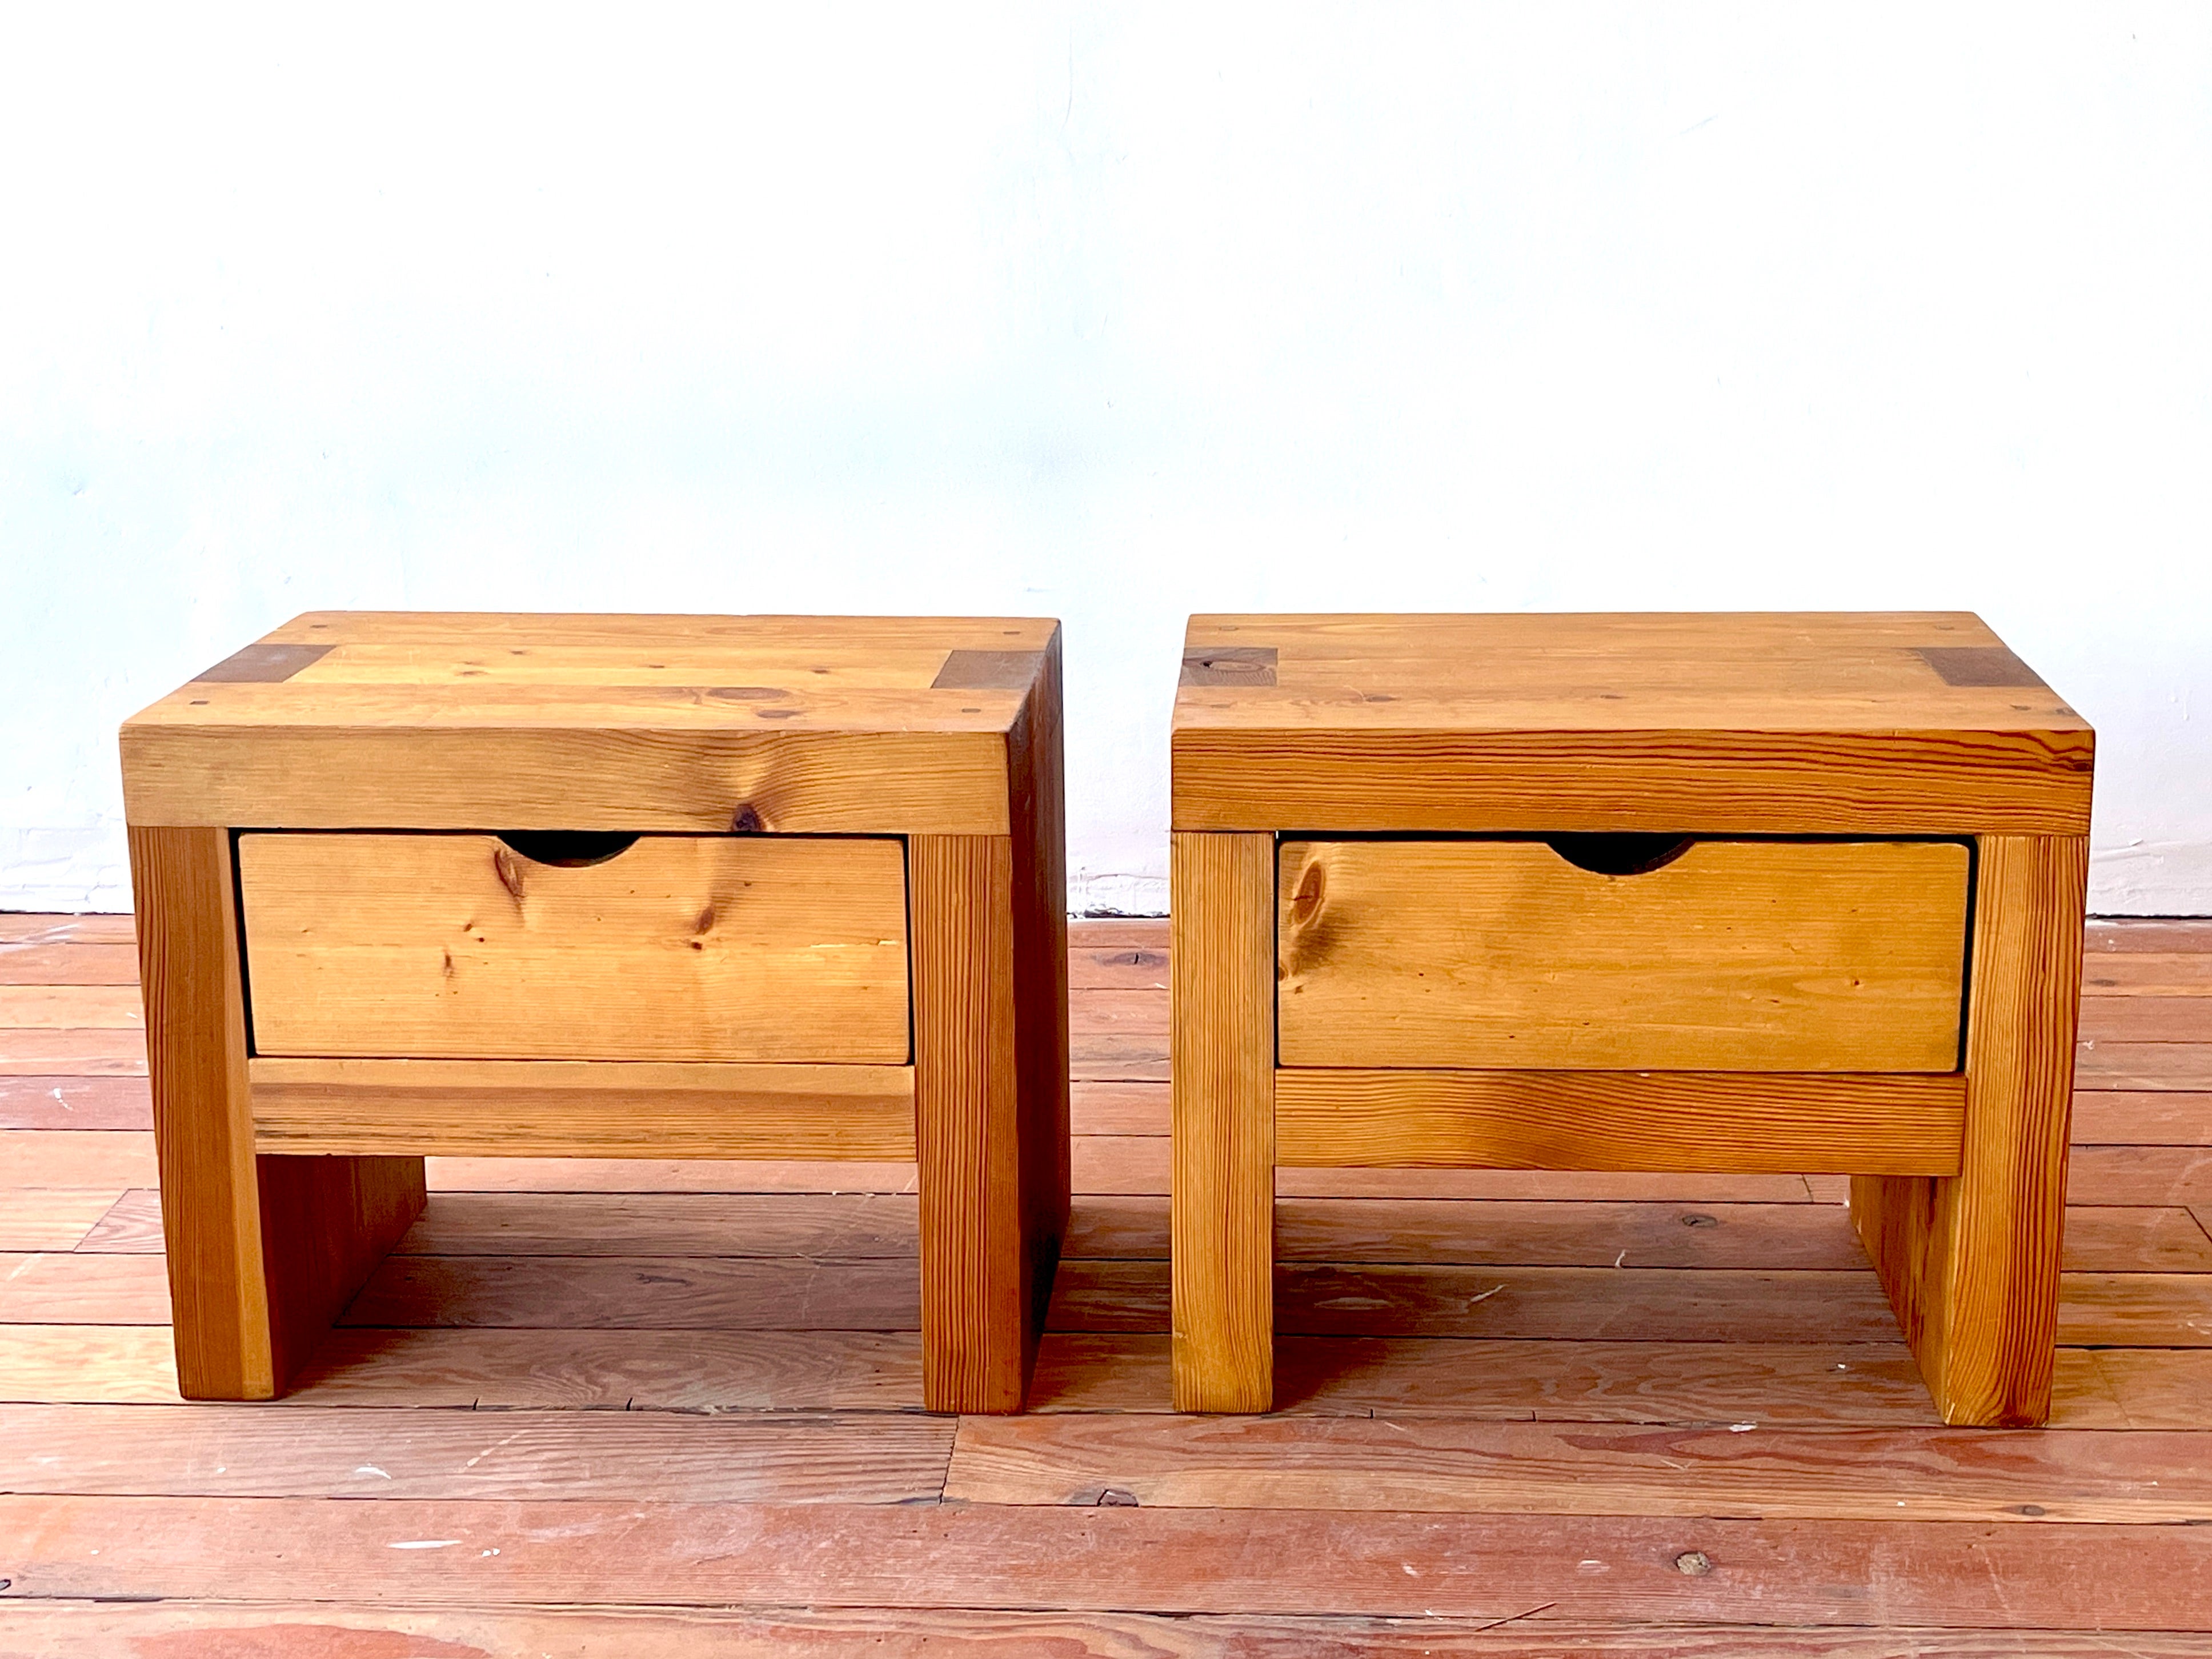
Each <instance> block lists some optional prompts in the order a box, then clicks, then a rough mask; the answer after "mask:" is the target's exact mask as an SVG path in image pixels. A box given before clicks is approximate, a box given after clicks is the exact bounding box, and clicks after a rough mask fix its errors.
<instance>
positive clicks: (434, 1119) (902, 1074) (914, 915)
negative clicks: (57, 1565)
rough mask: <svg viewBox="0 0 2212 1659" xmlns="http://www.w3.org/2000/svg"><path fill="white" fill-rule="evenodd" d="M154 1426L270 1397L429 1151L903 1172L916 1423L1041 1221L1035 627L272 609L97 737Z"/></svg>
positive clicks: (983, 1383)
mask: <svg viewBox="0 0 2212 1659" xmlns="http://www.w3.org/2000/svg"><path fill="white" fill-rule="evenodd" d="M123 771H124V793H125V804H126V809H127V814H128V817H129V820H130V831H131V872H132V878H133V882H134V884H135V887H136V891H137V910H138V933H139V951H140V956H141V958H142V962H143V978H144V984H145V994H146V1035H147V1049H148V1063H149V1070H150V1072H151V1073H152V1081H153V1088H154V1109H155V1130H156V1138H157V1142H158V1146H159V1151H160V1156H161V1208H162V1225H163V1231H164V1234H165V1236H166V1238H167V1246H168V1259H169V1273H170V1283H171V1287H172V1290H173V1296H174V1301H175V1310H176V1341H177V1368H178V1374H179V1382H180V1384H181V1386H182V1388H183V1390H184V1392H185V1394H187V1395H192V1396H195V1397H199V1398H214V1399H258V1398H264V1397H267V1396H269V1395H273V1394H276V1393H278V1392H281V1391H282V1390H283V1387H284V1385H285V1382H286V1379H287V1378H288V1377H289V1376H290V1375H291V1374H292V1373H293V1372H294V1371H295V1370H296V1369H297V1368H298V1367H299V1365H300V1364H301V1362H302V1361H303V1360H305V1359H306V1358H307V1355H308V1353H309V1352H310V1351H311V1350H312V1349H313V1346H314V1345H315V1343H316V1342H317V1340H319V1337H320V1336H321V1334H322V1332H323V1330H324V1328H325V1327H326V1326H327V1325H328V1324H329V1323H330V1322H331V1318H332V1317H333V1316H335V1315H336V1314H337V1312H339V1311H340V1310H342V1309H343V1307H344V1305H345V1304H346V1303H347V1301H348V1300H349V1299H350V1297H352V1295H353V1294H354V1292H355V1291H356V1290H357V1289H358V1288H359V1287H360V1285H361V1284H362V1280H363V1279H365V1278H366V1277H367V1275H368V1273H369V1271H370V1270H371V1269H372V1268H373V1267H374V1266H375V1264H376V1262H377V1261H378V1260H379V1259H380V1257H381V1256H382V1255H384V1253H385V1252H386V1251H387V1250H388V1249H390V1248H391V1247H392V1244H393V1243H395V1242H396V1241H397V1240H398V1237H399V1236H400V1234H401V1233H403V1232H404V1231H405V1230H406V1228H407V1226H408V1224H409V1223H410V1221H411V1220H412V1219H413V1218H414V1217H415V1216H416V1213H417V1212H419V1211H420V1210H421V1208H422V1203H423V1180H422V1155H423V1154H424V1153H467V1154H474V1155H500V1154H511V1155H515V1156H590V1157H599V1158H606V1157H639V1158H892V1159H896V1158H913V1159H915V1160H916V1161H917V1163H918V1164H919V1167H920V1183H919V1184H920V1191H921V1240H922V1244H921V1282H922V1298H921V1300H922V1335H923V1346H924V1372H925V1381H926V1394H927V1405H928V1406H929V1407H931V1408H932V1409H933V1410H939V1411H967V1412H988V1411H1012V1410H1016V1409H1018V1407H1020V1405H1021V1403H1022V1395H1023V1391H1024V1386H1025V1382H1026V1378H1027V1375H1028V1370H1029V1366H1030V1362H1031V1360H1032V1358H1034V1354H1035V1350H1036V1336H1037V1332H1038V1330H1039V1328H1040V1327H1041V1325H1042V1314H1043V1308H1044V1304H1045V1301H1046V1298H1047V1297H1048V1294H1049V1292H1050V1289H1051V1285H1052V1279H1053V1273H1054V1265H1055V1262H1056V1261H1057V1259H1058V1251H1059V1241H1060V1234H1061V1231H1062V1229H1063V1227H1064V1225H1065V1222H1066V1210H1067V1179H1068V1176H1067V1012H1066V1001H1067V1000H1066V960H1067V958H1066V900H1065V896H1064V890H1063V889H1064V883H1063V867H1064V854H1063V850H1062V840H1061V835H1062V830H1061V824H1062V799H1061V756H1060V630H1059V627H1058V624H1056V623H1051V622H1041V621H1029V620H1018V619H1011V618H1006V619H977V620H947V619H920V620H908V619H900V618H890V617H841V618H823V617H690V616H678V617H592V616H540V617H530V616H496V615H483V616H471V615H414V614H346V613H330V614H323V615H310V616H306V617H300V618H299V619H298V620H296V621H295V622H292V623H287V624H286V625H285V626H284V627H283V628H281V629H277V630H276V632H275V633H273V634H271V635H269V636H268V637H267V638H266V639H264V640H263V641H260V642H258V644H255V645H252V646H249V647H246V649H245V650H243V651H241V652H240V653H238V654H237V655H236V656H234V657H232V658H230V659H228V661H225V662H223V663H221V664H218V665H216V667H214V668H211V669H210V670H209V671H207V672H206V673H204V674H203V675H201V676H200V678H198V679H197V680H194V681H193V682H192V683H191V684H189V685H186V686H185V687H184V688H183V689H182V690H179V691H177V692H176V693H174V694H173V695H172V696H168V697H165V698H163V699H162V700H161V702H158V703H155V705H154V706H153V707H152V708H149V709H147V710H146V711H145V712H144V713H143V714H138V715H137V716H135V717H134V718H133V719H131V720H130V721H128V722H127V723H126V724H125V726H124V728H123Z"/></svg>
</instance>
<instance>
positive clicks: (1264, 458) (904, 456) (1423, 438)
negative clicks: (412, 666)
mask: <svg viewBox="0 0 2212 1659" xmlns="http://www.w3.org/2000/svg"><path fill="white" fill-rule="evenodd" d="M198 11H199V9H197V8H181V9H179V8H170V9H166V10H157V11H152V12H149V13H148V14H145V15H137V14H127V15H126V14H93V13H87V12H81V11H79V10H77V9H73V8H64V7H58V6H57V7H44V8H36V9H33V8H28V7H26V8H22V9H19V10H16V11H15V12H12V13H10V14H9V15H8V18H7V20H6V21H5V22H4V24H3V25H0V156H4V157H5V158H6V160H5V164H4V166H0V906H4V907H10V908H15V907H32V908H47V907H55V908H82V907H92V908H121V907H122V906H124V905H125V903H126V902H127V898H128V894H127V890H126V878H125V868H124V857H123V838H122V829H121V824H120V818H119V812H120V803H119V796H118V786H117V781H116V775H115V758H114V752H113V738H112V732H113V727H114V726H115V723H116V722H117V721H118V720H120V719H121V718H122V717H123V716H124V715H125V714H128V713H129V712H130V711H131V710H132V709H133V708H137V707H138V706H140V705H141V704H143V703H144V702H149V701H150V700H151V699H153V698H154V697H155V696H158V695H160V694H161V692H163V691H166V690H168V689H169V688H170V687H171V686H173V684H176V683H178V682H179V681H180V680H182V679H184V678H187V677H188V676H189V675H190V674H191V672H193V671H195V670H197V669H198V668H200V667H202V666H204V665H206V664H208V663H210V662H211V661H213V660H215V659H217V658H220V657H222V656H223V655H226V654H227V653H228V652H229V651H230V650H232V649H233V648H234V647H236V646H237V645H239V644H240V643H242V642H243V641H246V640H247V639H250V638H251V637H252V636H253V635H256V634H258V633H260V632H261V631H263V630H264V629H266V628H268V627H270V626H271V625H272V624H274V623H276V622H278V621H280V620H282V619H283V618H284V617H287V616H289V615H291V614H292V613H294V612H295V611H301V610H304V609H307V608H310V607H325V606H397V605H407V606H426V607H428V606H454V607H496V608H501V609H526V608H533V607H540V608H548V609H585V608H609V609H671V610H702V611H745V610H770V609H773V610H825V611H843V610H858V611H908V610H918V611H1022V612H1045V613H1051V614H1056V615H1059V616H1060V617H1064V618H1066V623H1067V630H1068V631H1067V649H1068V669H1069V683H1068V691H1069V696H1070V698H1071V713H1070V721H1069V741H1070V744H1071V748H1072V756H1071V760H1072V797H1073V799H1072V815H1071V816H1072V834H1073V845H1072V848H1071V849H1070V855H1071V863H1072V867H1073V870H1074V872H1076V881H1077V890H1076V892H1075V895H1074V896H1075V898H1076V900H1077V902H1078V903H1079V905H1109V906H1118V907H1124V908H1140V909H1141V908H1153V909H1157V908H1160V906H1161V904H1162V901H1163V899H1164V883H1163V880H1162V877H1163V874H1164V867H1165V836H1164V824H1165V821H1166V771H1167V768H1166V749H1165V730H1166V719H1167V711H1168V707H1169V702H1170V695H1171V681H1172V678H1173V665H1174V661H1175V658H1176V644H1177V641H1178V639H1179V636H1180V632H1181V629H1182V619H1183V617H1184V614H1185V613H1186V612H1187V611H1190V610H1192V609H1201V608H1218V609H1239V608H1255V607H1279V608H1285V609H1302V608H1346V609H1349V608H1371V609H1390V608H1407V609H1516V608H1532V609H1574V608H1602V609H1615V608H1644V607H1653V608H1699V607H1765V606H1792V607H1852V606H1880V607H1893V606H1897V607H1921V606H1927V607H1954V606H1956V607H1965V608H1971V609H1974V610H1978V611H1981V612H1982V614H1983V615H1984V616H1985V617H1988V618H1989V619H1990V622H1991V623H1993V624H1995V626H1996V628H1997V629H1998V630H1999V631H2000V632H2001V633H2002V634H2003V635H2005V636H2006V637H2007V638H2008V640H2010V641H2012V643H2013V644H2014V645H2015V647H2017V648H2018V649H2019V650H2020V651H2021V653H2022V654H2023V655H2025V656H2026V657H2027V658H2028V659H2029V660H2030V661H2032V662H2033V663H2035V664H2036V665H2038V666H2039V667H2040V668H2041V669H2043V670H2044V671H2045V673H2046V674H2047V675H2048V676H2049V677H2050V678H2051V680H2052V681H2053V683H2054V684H2057V686H2058V687H2059V688H2060V690H2062V691H2063V693H2064V694H2065V695H2066V696H2069V697H2070V698H2071V699H2072V700H2073V701H2074V702H2075V703H2076V704H2077V705H2078V706H2079V707H2081V708H2082V709H2083V710H2084V711H2085V712H2086V713H2087V714H2088V715H2089V716H2090V717H2091V718H2092V719H2093V720H2094V721H2095V722H2096V723H2097V725H2098V726H2099V728H2100V733H2101V736H2102V739H2103V741H2102V744H2101V750H2102V752H2101V754H2100V779H2099V798H2098V816H2097V839H2096V849H2097V850H2096V864H2095V885H2094V890H2093V903H2094V905H2095V906H2096V908H2100V909H2102V910H2106V911H2153V912H2156V911H2164V912H2198V913H2201V912H2208V911H2212V737H2208V734H2207V720H2206V719H2205V718H2204V717H2205V715H2207V714H2212V464H2209V463H2212V303H2208V296H2212V9H2208V8H2206V7H2204V6H2203V5H2201V4H2189V5H2175V6H2164V5H2135V6H2130V5H2118V4H2115V5H2102V6H2078V7H2074V8H2069V9H2063V10H2045V9H2036V8H2023V7H2020V6H2015V5H2004V6H1996V5H1990V6H1953V7H1937V8H1929V7H1926V6H1923V5H1913V6H1899V7H1882V6H1872V7H1869V6H1867V5H1862V4H1853V5H1848V6H1846V5H1840V4H1838V5H1833V6H1828V7H1802V6H1800V7H1772V6H1745V7H1713V6H1705V7H1699V6H1694V5H1669V6H1666V7H1652V6H1645V5H1622V6H1613V7H1605V6H1587V5H1571V6H1565V5H1563V6H1550V5H1516V6H1502V7H1497V8H1486V9H1485V8H1475V7H1472V6H1469V5H1465V4H1455V5H1449V6H1443V7H1439V8H1436V9H1414V8H1411V7H1404V6H1389V7H1374V6H1366V7H1348V6H1347V7H1343V8H1329V9H1300V8H1297V7H1292V8H1291V9H1282V8H1279V7H1267V8H1255V9H1251V10H1249V11H1247V10H1242V9H1235V10H1220V11H1213V12H1203V11H1201V12H1198V13H1196V14H1194V13H1193V11H1192V10H1191V9H1189V8H1188V7H1185V6H1181V5H1175V6H1162V7H1160V8H1158V9H1138V10H1131V9H1124V8H1121V7H1091V6H1066V5H1062V6H1051V5H1028V6H1018V7H1013V8H1010V9H1006V10H1004V11H982V10H976V9H967V8H962V7H957V6H956V7H951V8H946V7H937V6H929V7H889V6H886V7H883V8H881V9H836V8H830V7H818V6H812V5H805V6H793V5H775V6H762V7H759V8H757V9H755V10H754V11H752V12H751V13H750V14H749V15H744V16H742V17H740V18H738V19H736V20H734V21H732V19H731V18H730V17H728V16H727V15H725V13H724V12H723V11H722V10H721V9H702V10H700V11H698V12H694V13H670V12H662V11H653V12H650V13H647V14H645V15H642V16H641V15H638V13H637V9H633V8H617V7H607V8H604V9H600V10H599V11H597V12H587V13H578V14H571V15H562V16H556V15H553V14H550V13H548V12H547V11H545V10H544V9H543V8H538V7H531V8H517V9H513V10H509V11H505V12H495V11H491V10H489V9H479V8H469V7H462V8H449V7H430V8H424V9H419V10H411V11H410V10H406V9H398V10H394V9H391V8H386V7H379V8H357V9H354V10H353V11H352V12H351V13H350V14H349V15H346V16H345V17H343V18H342V19H333V18H331V17H330V16H325V15H322V13H323V11H324V9H309V8H297V7H294V8H286V9H279V10H276V11H274V12H271V13H270V14H267V15H255V16H243V15H228V14H227V15H222V16H219V17H218V18H216V20H215V21H209V20H207V19H205V18H203V17H201V16H199V15H197V12H198ZM309 11H313V12H314V13H316V14H317V15H314V16H313V17H309V16H305V15H302V14H303V13H306V12H309Z"/></svg>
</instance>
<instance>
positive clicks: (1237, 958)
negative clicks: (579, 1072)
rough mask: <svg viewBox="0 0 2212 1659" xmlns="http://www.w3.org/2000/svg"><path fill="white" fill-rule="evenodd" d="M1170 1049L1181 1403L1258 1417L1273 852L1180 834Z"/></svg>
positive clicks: (1270, 1351)
mask: <svg viewBox="0 0 2212 1659" xmlns="http://www.w3.org/2000/svg"><path fill="white" fill-rule="evenodd" d="M1172 886H1173V894H1172V906H1171V908H1172V909H1173V911H1174V916H1173V931H1174V946H1173V949H1172V951H1170V969H1171V970H1172V972H1173V973H1174V975H1175V981H1174V984H1175V1000H1174V1010H1173V1016H1172V1018H1173V1023H1174V1030H1173V1036H1172V1039H1171V1042H1170V1056H1171V1060H1172V1066H1171V1071H1172V1074H1173V1078H1174V1085H1173V1091H1174V1092H1173V1099H1174V1109H1175V1175H1174V1188H1175V1195H1174V1199H1173V1201H1172V1211H1173V1216H1174V1225H1173V1232H1174V1244H1173V1249H1174V1255H1175V1262H1174V1269H1173V1271H1174V1280H1175V1292H1174V1299H1175V1315H1174V1324H1175V1346H1174V1368H1175V1403H1176V1410H1178V1411H1186V1412H1263V1411H1266V1410H1267V1409H1268V1408H1269V1407H1271V1406H1272V1405H1273V1403H1274V1389H1275V1381H1274V1372H1275V842H1274V837H1273V836H1267V835H1242V834H1231V835H1218V834H1188V833H1183V834H1178V835H1176V837H1175V842H1174V872H1173V880H1172Z"/></svg>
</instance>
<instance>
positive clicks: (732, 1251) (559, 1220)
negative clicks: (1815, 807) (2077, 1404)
mask: <svg viewBox="0 0 2212 1659" xmlns="http://www.w3.org/2000/svg"><path fill="white" fill-rule="evenodd" d="M2184 1219H2186V1217H2184ZM2194 1225H2195V1224H2194V1223H2193V1222H2192V1223H2191V1226H2194ZM156 1243H157V1246H158V1240H157V1241H156ZM396 1253H397V1254H398V1255H513V1256H530V1255H556V1256H567V1255H659V1256H670V1255H697V1256H722V1257H743V1256H811V1257H814V1258H817V1259H836V1260H846V1261H849V1260H860V1259H875V1258H885V1257H888V1258H897V1259H903V1260H905V1261H918V1260H919V1257H920V1253H921V1241H920V1232H919V1219H918V1217H917V1214H916V1201H915V1197H914V1195H913V1194H910V1193H908V1194H891V1193H553V1194H537V1193H440V1194H437V1195H436V1196H435V1197H434V1198H433V1199H432V1200H430V1203H429V1205H428V1207H427V1208H426V1209H425V1210H424V1211H423V1212H422V1217H421V1218H420V1219H418V1220H417V1221H416V1223H415V1225H414V1226H413V1227H412V1228H410V1230H409V1231H408V1233H407V1236H406V1237H404V1238H402V1239H401V1240H400V1241H399V1243H398V1246H397V1247H396Z"/></svg>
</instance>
